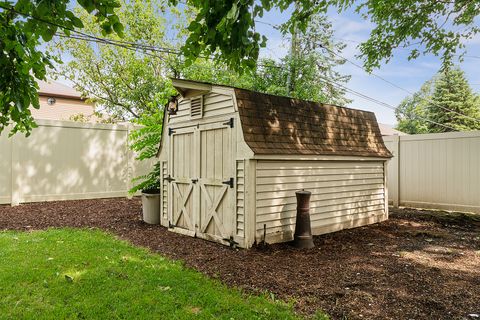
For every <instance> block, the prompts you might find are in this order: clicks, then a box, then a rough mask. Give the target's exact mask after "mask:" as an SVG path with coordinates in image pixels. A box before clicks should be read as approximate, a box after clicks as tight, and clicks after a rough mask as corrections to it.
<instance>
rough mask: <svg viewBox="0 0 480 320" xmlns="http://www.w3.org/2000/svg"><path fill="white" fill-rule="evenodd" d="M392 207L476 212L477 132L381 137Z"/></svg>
mask: <svg viewBox="0 0 480 320" xmlns="http://www.w3.org/2000/svg"><path fill="white" fill-rule="evenodd" d="M384 141H385V145H386V146H387V148H388V149H389V150H390V151H391V152H392V153H393V154H394V158H392V159H391V160H390V162H389V164H388V195H389V199H390V201H391V202H392V203H393V205H394V206H398V205H401V206H410V207H420V208H435V209H445V210H458V211H469V212H477V213H480V131H474V132H451V133H440V134H420V135H411V136H388V137H384Z"/></svg>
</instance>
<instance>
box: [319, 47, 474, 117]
mask: <svg viewBox="0 0 480 320" xmlns="http://www.w3.org/2000/svg"><path fill="white" fill-rule="evenodd" d="M318 45H319V46H320V47H321V48H322V49H324V50H326V51H328V52H330V53H331V54H333V55H335V56H336V57H338V58H340V59H343V60H345V61H348V62H349V63H350V64H352V65H353V66H355V67H357V68H359V69H361V70H363V71H364V72H367V71H366V70H365V68H364V67H363V66H361V65H359V64H358V63H355V62H353V61H351V60H350V59H347V58H345V57H343V56H342V55H340V54H338V53H336V52H335V51H333V50H332V49H330V48H328V47H326V46H325V45H323V44H322V43H318ZM368 73H369V74H371V75H372V76H374V77H377V78H378V79H380V80H382V81H384V82H386V83H388V84H390V85H391V86H393V87H395V88H397V89H400V90H402V91H404V92H406V93H408V94H409V95H412V96H413V95H414V94H415V93H414V92H411V91H410V90H407V89H405V88H403V87H401V86H399V85H397V84H396V83H394V82H392V81H390V80H388V79H385V78H384V77H382V76H380V75H378V74H376V73H373V72H368ZM421 100H423V101H426V102H428V103H433V104H434V105H436V106H438V107H440V108H441V109H442V110H444V111H447V112H452V113H455V114H457V115H459V116H462V117H465V118H467V119H470V120H473V121H477V122H480V119H477V118H474V117H470V116H467V115H466V114H463V113H461V112H458V111H455V110H452V109H449V108H446V107H444V106H441V105H438V104H435V102H433V101H432V100H431V99H427V98H421ZM428 107H429V106H428Z"/></svg>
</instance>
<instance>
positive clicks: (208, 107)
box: [168, 92, 235, 124]
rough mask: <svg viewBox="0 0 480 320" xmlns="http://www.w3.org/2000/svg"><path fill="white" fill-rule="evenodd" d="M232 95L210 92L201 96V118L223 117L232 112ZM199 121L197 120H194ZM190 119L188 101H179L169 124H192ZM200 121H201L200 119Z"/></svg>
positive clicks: (192, 120)
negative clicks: (175, 112)
mask: <svg viewBox="0 0 480 320" xmlns="http://www.w3.org/2000/svg"><path fill="white" fill-rule="evenodd" d="M234 111H235V110H234V108H233V99H232V95H231V94H230V95H228V94H223V93H217V92H210V93H208V94H205V95H204V96H203V117H202V119H205V118H210V117H215V116H223V115H227V114H229V113H232V112H234ZM195 120H199V119H195ZM195 120H194V119H192V118H191V117H190V99H188V98H187V99H181V100H180V101H179V103H178V111H177V114H176V115H171V116H170V118H169V122H168V123H169V124H174V123H178V122H184V121H188V122H194V121H195ZM200 120H201V119H200Z"/></svg>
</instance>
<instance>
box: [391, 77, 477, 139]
mask: <svg viewBox="0 0 480 320" xmlns="http://www.w3.org/2000/svg"><path fill="white" fill-rule="evenodd" d="M395 116H396V118H397V121H398V124H397V127H396V128H397V129H398V130H400V131H402V132H405V133H409V134H417V133H429V132H432V133H435V132H447V131H470V130H480V97H479V96H478V95H477V94H475V93H474V92H473V91H472V89H471V88H470V86H469V84H468V81H467V79H466V78H465V73H464V72H463V71H462V70H460V69H459V68H449V69H445V70H444V71H441V72H439V73H438V74H437V75H435V76H434V77H433V78H432V79H430V80H428V81H427V82H425V83H424V84H423V86H422V87H421V89H420V90H419V91H418V92H416V93H415V94H414V95H413V96H411V97H407V98H405V99H404V100H403V101H402V102H401V103H400V104H399V105H398V107H397V110H396V111H395ZM449 127H450V128H452V129H450V128H449Z"/></svg>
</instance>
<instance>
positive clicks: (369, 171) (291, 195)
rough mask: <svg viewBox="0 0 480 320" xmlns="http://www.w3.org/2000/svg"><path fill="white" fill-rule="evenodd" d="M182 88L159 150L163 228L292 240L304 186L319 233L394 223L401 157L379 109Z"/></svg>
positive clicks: (243, 242)
mask: <svg viewBox="0 0 480 320" xmlns="http://www.w3.org/2000/svg"><path fill="white" fill-rule="evenodd" d="M173 85H174V87H175V88H176V89H177V90H178V92H179V96H178V105H177V110H176V112H175V111H174V112H173V113H172V114H169V112H166V113H165V117H164V126H163V131H164V132H163V136H162V140H161V142H160V149H159V152H158V157H159V160H160V168H161V181H162V187H161V192H162V196H161V205H160V217H161V224H162V225H163V226H166V227H168V228H170V230H172V231H175V232H179V233H183V234H187V235H190V236H196V237H200V238H205V239H209V240H214V241H218V242H220V243H224V244H230V245H232V244H236V245H238V246H240V247H244V248H248V247H251V246H252V245H253V244H254V243H259V242H262V241H266V242H267V243H275V242H282V241H289V240H292V239H293V232H294V230H295V216H296V198H295V191H297V190H301V189H305V190H308V191H311V192H312V197H311V207H310V208H311V209H310V214H311V225H312V232H313V234H315V235H318V234H322V233H328V232H333V231H337V230H341V229H345V228H353V227H358V226H363V225H367V224H371V223H376V222H380V221H383V220H386V219H387V218H388V205H387V204H388V199H387V187H386V186H387V185H386V182H385V179H386V176H387V175H386V172H385V171H386V168H387V164H386V162H387V161H388V159H389V158H390V157H391V154H390V152H389V151H388V150H387V148H386V147H385V145H384V143H383V139H382V136H381V134H380V130H379V127H378V124H377V121H376V118H375V115H374V114H373V113H372V112H367V111H361V110H354V109H349V108H344V107H337V106H332V105H325V104H319V103H315V102H309V101H303V100H298V99H291V98H287V97H280V96H273V95H268V94H262V93H258V92H253V91H248V90H244V89H238V88H232V87H225V86H219V85H214V84H208V83H200V82H194V81H188V80H180V79H175V80H173ZM174 105H175V103H174ZM173 109H175V108H172V110H173Z"/></svg>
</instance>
